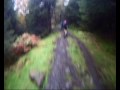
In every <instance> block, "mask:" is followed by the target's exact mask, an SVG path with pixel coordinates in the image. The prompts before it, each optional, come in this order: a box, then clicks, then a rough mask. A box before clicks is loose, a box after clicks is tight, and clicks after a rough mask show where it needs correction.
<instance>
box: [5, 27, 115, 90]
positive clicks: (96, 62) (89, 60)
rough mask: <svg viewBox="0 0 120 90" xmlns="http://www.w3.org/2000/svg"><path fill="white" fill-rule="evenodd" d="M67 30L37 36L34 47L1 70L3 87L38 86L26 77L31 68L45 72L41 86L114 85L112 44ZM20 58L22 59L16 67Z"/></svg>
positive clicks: (91, 86) (83, 33)
mask: <svg viewBox="0 0 120 90" xmlns="http://www.w3.org/2000/svg"><path fill="white" fill-rule="evenodd" d="M72 30H73V28H72ZM70 32H71V33H72V34H71V33H69V36H68V37H67V38H63V37H62V36H61V34H60V33H59V34H58V33H57V34H56V33H54V34H52V35H50V36H48V37H47V38H45V39H44V40H41V42H40V44H39V45H38V47H35V48H33V49H32V50H31V51H30V52H28V53H27V54H25V55H23V56H22V57H21V58H20V59H19V60H18V62H17V63H16V64H15V65H13V66H11V68H9V69H7V70H5V71H4V75H5V77H4V81H5V84H4V85H5V86H4V87H5V89H38V87H37V86H36V85H35V84H33V83H32V82H31V80H30V78H29V71H30V70H31V69H37V70H40V71H41V72H44V73H45V74H46V77H45V81H44V84H43V86H42V87H41V89H46V88H47V89H103V88H105V89H108V88H109V89H112V88H114V89H115V88H116V86H115V85H116V83H115V82H116V72H115V71H116V63H115V59H116V57H115V54H114V49H115V46H114V45H112V44H110V43H108V42H107V43H103V41H100V40H99V39H98V38H96V39H97V40H98V41H96V40H95V38H94V37H95V36H93V35H92V34H90V33H89V34H88V33H86V32H84V31H77V30H73V31H71V30H70ZM108 44H109V45H108ZM109 50H110V51H109ZM22 61H23V62H24V61H26V62H25V64H24V65H23V66H22V68H19V67H18V65H19V64H18V63H20V62H22ZM103 61H104V62H103Z"/></svg>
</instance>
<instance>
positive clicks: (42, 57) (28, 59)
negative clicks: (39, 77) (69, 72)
mask: <svg viewBox="0 0 120 90" xmlns="http://www.w3.org/2000/svg"><path fill="white" fill-rule="evenodd" d="M57 37H58V33H54V34H51V35H50V36H48V37H46V38H44V39H42V40H41V41H40V43H39V45H38V46H37V47H35V48H33V49H31V50H30V52H28V53H27V54H25V55H23V56H21V57H20V58H19V60H18V61H17V63H16V64H15V65H13V66H11V67H10V68H9V69H8V70H6V71H4V88H5V89H6V90H8V89H23V90H25V89H38V87H37V86H36V84H35V83H33V82H32V81H31V80H30V78H29V72H30V70H32V69H33V70H34V69H35V70H39V71H40V72H44V73H45V74H46V77H45V81H44V83H43V87H42V88H41V89H44V88H45V86H46V84H47V80H48V75H49V72H50V70H51V62H52V60H53V56H54V52H53V49H54V48H55V43H54V42H55V40H56V38H57ZM21 62H23V63H24V65H21Z"/></svg>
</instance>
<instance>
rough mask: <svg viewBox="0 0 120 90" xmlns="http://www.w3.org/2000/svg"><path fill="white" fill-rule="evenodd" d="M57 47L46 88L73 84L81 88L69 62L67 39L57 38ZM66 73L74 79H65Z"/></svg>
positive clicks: (67, 87)
mask: <svg viewBox="0 0 120 90" xmlns="http://www.w3.org/2000/svg"><path fill="white" fill-rule="evenodd" d="M56 44H57V47H56V50H55V58H54V63H53V67H52V72H51V74H50V76H49V80H48V85H47V87H46V88H47V89H52V90H53V89H55V90H58V89H65V90H66V89H72V88H73V85H74V86H78V87H80V88H82V84H81V81H80V79H79V76H78V73H77V71H76V68H75V67H74V66H73V64H72V63H71V58H70V57H69V56H68V53H67V50H66V49H67V47H68V42H67V39H64V38H63V37H60V38H58V40H57V42H56ZM67 75H70V76H71V77H72V78H73V80H74V81H70V80H67Z"/></svg>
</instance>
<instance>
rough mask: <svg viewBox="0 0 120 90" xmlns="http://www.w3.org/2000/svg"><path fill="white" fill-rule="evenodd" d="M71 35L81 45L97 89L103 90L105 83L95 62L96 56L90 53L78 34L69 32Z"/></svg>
mask: <svg viewBox="0 0 120 90" xmlns="http://www.w3.org/2000/svg"><path fill="white" fill-rule="evenodd" d="M69 36H70V37H72V38H73V39H74V40H76V42H77V43H78V45H79V48H80V49H81V51H82V52H83V55H84V58H85V60H86V64H87V66H88V70H89V72H90V74H91V75H92V78H93V82H94V84H95V86H96V90H103V89H104V85H103V83H102V81H101V79H100V76H99V74H98V73H97V69H96V67H95V64H94V58H93V57H92V55H91V54H90V52H89V50H88V49H87V48H86V46H85V45H84V44H83V43H82V42H81V41H80V40H79V39H78V38H77V37H76V36H74V35H72V34H71V33H69Z"/></svg>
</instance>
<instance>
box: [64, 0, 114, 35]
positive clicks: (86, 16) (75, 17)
mask: <svg viewBox="0 0 120 90" xmlns="http://www.w3.org/2000/svg"><path fill="white" fill-rule="evenodd" d="M115 9H116V1H115V0H70V2H69V5H68V6H67V8H66V12H65V15H66V18H67V19H68V21H69V22H70V24H71V23H72V24H75V25H79V26H80V25H81V26H83V27H86V28H88V29H89V30H91V31H96V30H101V32H106V33H107V32H110V33H113V32H115V29H116V26H115V25H116V10H115Z"/></svg>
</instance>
